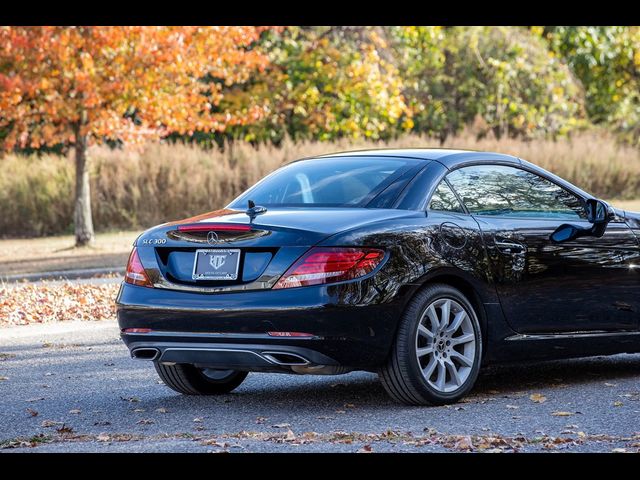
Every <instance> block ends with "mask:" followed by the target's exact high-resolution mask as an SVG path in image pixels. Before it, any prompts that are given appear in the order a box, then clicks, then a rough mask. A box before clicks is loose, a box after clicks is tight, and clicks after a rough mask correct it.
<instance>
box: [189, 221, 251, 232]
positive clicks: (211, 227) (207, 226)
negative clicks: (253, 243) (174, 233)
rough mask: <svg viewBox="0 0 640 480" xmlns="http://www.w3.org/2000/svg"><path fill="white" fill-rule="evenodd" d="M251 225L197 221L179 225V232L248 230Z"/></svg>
mask: <svg viewBox="0 0 640 480" xmlns="http://www.w3.org/2000/svg"><path fill="white" fill-rule="evenodd" d="M250 230H251V226H250V225H233V224H226V223H197V224H194V225H178V231H179V232H209V231H218V232H248V231H250Z"/></svg>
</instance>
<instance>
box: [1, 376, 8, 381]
mask: <svg viewBox="0 0 640 480" xmlns="http://www.w3.org/2000/svg"><path fill="white" fill-rule="evenodd" d="M5 380H9V377H0V382H4V381H5Z"/></svg>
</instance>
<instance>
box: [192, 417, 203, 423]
mask: <svg viewBox="0 0 640 480" xmlns="http://www.w3.org/2000/svg"><path fill="white" fill-rule="evenodd" d="M193 423H202V418H200V417H196V418H194V419H193Z"/></svg>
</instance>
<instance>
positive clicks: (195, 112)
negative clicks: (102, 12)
mask: <svg viewBox="0 0 640 480" xmlns="http://www.w3.org/2000/svg"><path fill="white" fill-rule="evenodd" d="M266 28H269V27H229V26H222V27H148V26H147V27H127V26H124V27H123V26H115V27H0V127H6V126H9V125H11V126H12V128H11V129H10V132H9V135H8V136H7V137H6V138H5V140H4V147H5V148H8V149H10V148H13V147H14V146H15V145H20V146H26V145H29V146H32V147H39V146H41V145H52V144H55V143H60V142H61V143H73V142H74V141H75V132H76V131H78V132H79V133H80V135H83V136H88V137H89V139H90V140H92V141H94V142H98V143H99V142H101V141H102V140H103V139H104V138H111V139H115V138H117V139H120V140H123V141H125V142H132V141H136V140H140V139H142V138H148V137H154V136H162V135H166V134H167V133H170V132H177V133H180V134H185V133H188V134H190V133H192V132H193V131H194V130H203V131H211V130H224V129H225V127H226V126H228V125H237V124H245V123H248V122H252V121H255V120H256V119H258V118H259V117H260V115H261V112H260V110H259V109H258V108H249V109H246V110H244V111H241V112H223V113H219V112H215V110H214V107H215V105H217V104H218V103H219V102H220V100H221V98H222V93H221V87H220V84H219V83H214V82H208V83H207V82H203V81H202V78H203V77H205V76H206V75H209V76H210V77H212V78H216V79H222V80H223V81H224V83H225V84H226V85H230V84H233V83H237V82H243V81H246V80H247V79H248V78H249V75H250V74H251V72H252V71H254V70H256V69H257V70H262V69H264V68H265V67H266V65H267V59H266V57H265V56H264V55H263V54H261V53H260V52H258V51H256V50H253V49H247V48H246V47H248V46H250V45H251V44H252V43H253V42H255V41H256V40H257V39H258V37H259V36H260V33H261V32H262V31H263V30H264V29H266ZM134 117H135V122H134V120H133V118H134ZM78 129H79V130H78Z"/></svg>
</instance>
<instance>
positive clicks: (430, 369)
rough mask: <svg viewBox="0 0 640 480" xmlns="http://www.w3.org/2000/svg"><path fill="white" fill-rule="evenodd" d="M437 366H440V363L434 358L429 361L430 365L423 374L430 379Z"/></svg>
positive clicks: (423, 370) (424, 369)
mask: <svg viewBox="0 0 640 480" xmlns="http://www.w3.org/2000/svg"><path fill="white" fill-rule="evenodd" d="M437 364H438V361H437V360H436V358H435V357H433V356H432V357H431V358H430V359H429V363H428V364H427V366H426V367H424V368H423V369H422V373H423V374H424V376H425V378H427V379H428V378H430V377H431V374H432V373H433V371H434V370H435V368H436V365H437Z"/></svg>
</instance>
